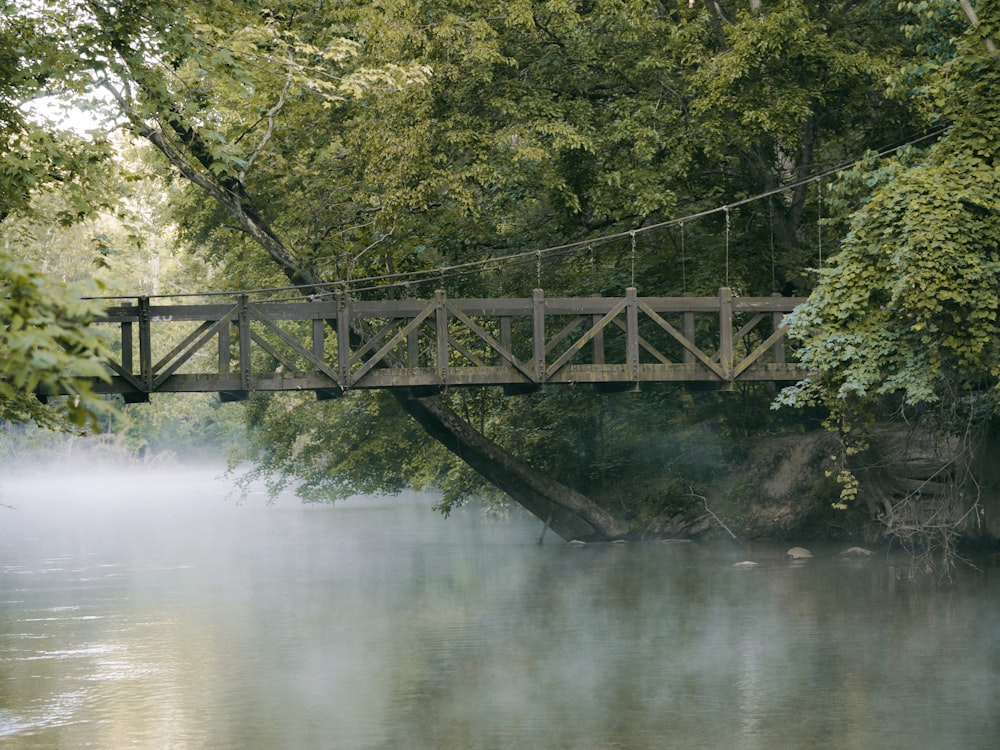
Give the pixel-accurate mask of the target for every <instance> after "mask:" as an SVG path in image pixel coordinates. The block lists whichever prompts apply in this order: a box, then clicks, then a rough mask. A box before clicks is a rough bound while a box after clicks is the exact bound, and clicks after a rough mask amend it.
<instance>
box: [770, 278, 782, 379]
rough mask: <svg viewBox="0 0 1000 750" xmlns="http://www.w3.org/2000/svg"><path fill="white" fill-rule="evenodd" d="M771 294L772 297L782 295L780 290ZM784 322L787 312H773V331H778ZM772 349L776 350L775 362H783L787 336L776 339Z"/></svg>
mask: <svg viewBox="0 0 1000 750" xmlns="http://www.w3.org/2000/svg"><path fill="white" fill-rule="evenodd" d="M771 296H772V297H780V296H781V294H780V293H778V292H775V293H774V294H772V295H771ZM784 322H785V313H783V312H775V313H771V330H772V332H776V331H777V330H778V329H779V328H781V324H782V323H784ZM771 349H772V351H774V361H775V362H779V363H783V362H784V361H785V337H784V336H782V337H781V338H780V339H778V340H777V341H775V342H774V346H772V347H771Z"/></svg>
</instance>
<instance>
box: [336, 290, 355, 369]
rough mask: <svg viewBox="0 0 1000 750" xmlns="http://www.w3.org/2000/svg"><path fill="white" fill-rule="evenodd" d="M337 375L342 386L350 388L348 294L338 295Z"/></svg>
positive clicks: (340, 293)
mask: <svg viewBox="0 0 1000 750" xmlns="http://www.w3.org/2000/svg"><path fill="white" fill-rule="evenodd" d="M337 373H338V374H339V375H340V384H341V385H342V386H343V387H344V388H345V389H347V388H350V387H351V385H352V383H351V309H350V301H349V298H348V296H347V293H346V292H339V293H338V294H337Z"/></svg>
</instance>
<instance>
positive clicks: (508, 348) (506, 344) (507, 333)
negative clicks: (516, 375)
mask: <svg viewBox="0 0 1000 750" xmlns="http://www.w3.org/2000/svg"><path fill="white" fill-rule="evenodd" d="M510 320H511V318H510V316H509V315H504V316H502V317H501V318H500V348H501V349H503V350H504V351H505V352H507V353H508V354H510V355H513V354H514V342H513V334H512V332H511V323H510Z"/></svg>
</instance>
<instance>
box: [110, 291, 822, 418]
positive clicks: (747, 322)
mask: <svg viewBox="0 0 1000 750" xmlns="http://www.w3.org/2000/svg"><path fill="white" fill-rule="evenodd" d="M802 301H803V300H801V299H797V298H788V297H777V296H774V297H751V298H744V297H737V296H733V295H732V293H731V292H730V290H729V289H726V288H723V289H721V290H720V293H719V295H718V296H717V297H640V296H638V295H637V293H636V290H635V289H632V288H630V289H628V290H627V291H626V293H625V295H624V296H623V297H617V298H605V297H587V298H574V297H546V296H545V295H544V293H543V292H542V291H541V290H535V292H534V294H533V296H532V297H530V298H520V299H515V298H497V299H450V298H448V297H447V295H446V294H445V293H444V292H443V291H439V292H437V293H436V294H435V296H434V298H433V299H420V300H387V301H363V300H353V299H351V298H349V297H347V296H340V297H338V298H336V299H333V300H328V301H315V300H303V301H284V302H263V301H253V300H251V299H249V298H248V297H247V296H245V295H244V296H240V297H238V298H236V300H235V301H233V302H226V303H221V304H220V303H211V304H158V303H157V302H155V301H153V300H150V299H148V298H143V297H140V298H138V299H137V300H136V302H135V303H131V304H125V305H122V306H119V307H114V308H110V309H108V311H107V314H106V316H105V317H104V318H102V319H101V320H100V321H99V325H102V326H113V327H116V328H117V331H118V334H117V336H116V337H115V339H114V341H113V343H112V348H113V349H114V350H115V351H116V352H117V358H116V359H115V360H113V361H112V362H111V363H110V367H111V370H112V380H111V382H110V383H95V384H94V387H95V390H97V391H99V392H115V393H122V394H124V396H125V399H126V400H127V401H144V400H146V399H148V397H149V394H151V393H155V392H171V391H173V392H176V391H209V392H218V393H220V394H221V396H222V398H223V399H224V400H236V399H242V398H245V397H246V396H247V395H248V394H250V393H251V392H253V391H278V390H311V391H315V392H317V394H318V395H319V396H320V397H321V398H328V397H334V396H339V395H342V394H343V393H345V392H347V391H349V390H351V389H358V388H361V389H366V388H368V389H370V388H407V389H410V390H411V391H412V392H413V393H415V394H417V395H419V394H421V393H426V392H434V391H438V390H441V389H444V388H448V387H460V386H473V385H499V386H503V387H504V388H505V389H506V391H507V392H508V393H520V392H530V391H532V390H537V389H539V388H541V387H543V386H544V385H547V384H556V383H562V384H566V383H592V384H595V385H597V386H598V387H601V388H605V389H608V390H619V389H625V388H630V387H635V386H637V385H638V384H640V383H644V382H663V381H676V382H702V383H709V384H715V385H717V386H720V387H726V386H728V385H731V384H732V383H734V382H737V381H741V380H743V381H747V380H767V381H794V380H799V379H801V378H802V377H803V376H804V373H803V372H802V370H801V368H800V367H799V366H798V365H797V364H795V362H794V361H791V359H792V358H791V357H790V356H789V352H788V351H786V344H785V328H784V324H783V320H784V316H785V315H786V314H787V313H788V312H790V311H791V310H792V309H794V307H795V306H796V305H797V304H799V303H801V302H802Z"/></svg>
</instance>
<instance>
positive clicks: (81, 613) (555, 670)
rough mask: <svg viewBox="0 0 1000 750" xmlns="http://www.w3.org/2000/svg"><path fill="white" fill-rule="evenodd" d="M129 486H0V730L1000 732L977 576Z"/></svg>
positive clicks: (166, 740)
mask: <svg viewBox="0 0 1000 750" xmlns="http://www.w3.org/2000/svg"><path fill="white" fill-rule="evenodd" d="M137 482H138V484H137V485H135V487H138V488H139V489H138V490H136V489H132V490H131V491H129V490H127V489H121V490H113V489H111V485H110V483H109V482H108V481H107V480H106V479H104V478H91V479H89V480H77V481H66V482H62V483H59V482H54V481H50V480H45V481H43V480H41V479H36V480H35V481H33V482H26V483H12V482H10V481H8V482H7V484H6V485H5V486H4V487H3V490H4V493H5V494H4V502H8V503H10V504H11V505H15V506H16V507H17V510H16V511H7V512H4V513H2V514H0V614H2V616H0V747H16V748H51V747H73V748H86V747H94V748H117V747H127V746H128V747H142V748H202V747H211V748H293V747H294V748H299V747H303V748H304V747H322V748H344V749H345V750H358V749H367V748H372V749H381V748H385V749H388V748H435V749H438V748H440V749H444V750H470V749H476V748H539V749H542V750H545V749H547V748H553V749H555V748H612V749H613V748H621V749H623V750H633V749H635V750H637V749H640V748H643V749H644V748H747V749H757V748H760V749H761V750H763V749H764V748H768V749H769V750H770V749H773V748H805V749H810V748H838V749H839V748H908V749H910V748H917V749H919V748H940V747H947V748H991V747H993V746H994V745H995V739H994V737H995V735H996V732H997V730H998V729H1000V712H998V710H997V709H996V706H997V705H998V703H997V699H998V698H1000V695H998V692H1000V688H998V684H997V679H996V675H997V674H998V668H1000V644H998V642H997V637H996V635H995V634H994V630H995V623H996V622H997V616H998V614H1000V598H998V596H997V594H998V582H997V577H996V574H995V571H993V570H987V571H986V572H985V573H983V574H976V575H970V576H969V577H968V578H967V580H964V581H963V582H962V583H961V585H960V586H958V587H957V588H954V589H952V590H947V591H928V590H914V589H911V588H909V587H908V586H907V585H905V584H900V583H897V581H896V578H895V572H894V570H893V568H892V566H891V564H889V563H888V562H887V561H886V560H884V559H879V560H874V561H861V562H844V561H836V560H834V559H832V555H831V554H829V552H832V551H826V552H827V553H826V554H824V553H823V551H820V550H817V558H816V559H814V560H812V561H809V562H808V563H807V564H804V565H803V564H791V563H788V562H786V561H785V560H784V556H783V550H780V549H771V548H767V547H759V548H755V549H752V550H747V549H746V548H737V547H731V546H712V545H693V544H664V543H648V544H633V545H589V546H585V547H580V548H577V547H570V546H568V545H563V544H557V543H549V544H546V545H545V546H543V547H538V546H536V545H534V544H533V543H532V541H533V540H534V539H535V538H536V537H537V533H538V528H537V524H536V523H535V522H533V521H529V520H526V519H515V520H510V521H503V522H501V521H490V520H486V519H483V518H481V517H479V516H478V515H477V514H476V513H475V512H469V513H460V514H457V515H456V517H454V518H452V519H450V520H447V521H445V520H443V519H441V518H439V517H437V516H435V515H434V514H432V513H431V512H430V511H429V510H428V507H429V505H430V501H429V500H428V499H426V498H423V499H420V498H411V499H409V500H405V501H394V500H393V501H385V500H382V501H367V502H355V503H348V504H345V505H343V506H337V507H326V506H323V507H303V506H300V505H297V504H295V503H294V502H291V501H288V502H285V503H279V505H278V506H276V507H273V508H268V507H266V506H265V504H264V503H263V501H259V502H251V503H248V504H247V505H244V506H235V505H234V504H233V503H232V501H230V500H227V499H226V497H225V490H224V488H222V487H221V485H220V483H218V482H217V481H213V480H212V478H211V475H208V474H203V475H192V476H189V477H186V478H179V477H176V476H174V477H170V476H164V475H149V476H143V477H139V478H138V480H137ZM86 487H91V488H100V489H101V490H102V494H101V495H100V496H91V497H87V496H85V494H84V492H83V488H86ZM748 555H751V556H752V558H753V559H756V560H759V561H760V562H761V563H762V565H761V567H759V568H755V569H747V570H741V569H735V568H733V567H731V565H732V563H733V562H736V561H737V560H742V559H745V558H746V557H747V556H748Z"/></svg>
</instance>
